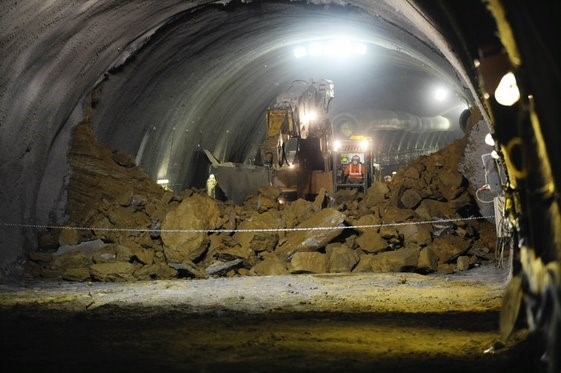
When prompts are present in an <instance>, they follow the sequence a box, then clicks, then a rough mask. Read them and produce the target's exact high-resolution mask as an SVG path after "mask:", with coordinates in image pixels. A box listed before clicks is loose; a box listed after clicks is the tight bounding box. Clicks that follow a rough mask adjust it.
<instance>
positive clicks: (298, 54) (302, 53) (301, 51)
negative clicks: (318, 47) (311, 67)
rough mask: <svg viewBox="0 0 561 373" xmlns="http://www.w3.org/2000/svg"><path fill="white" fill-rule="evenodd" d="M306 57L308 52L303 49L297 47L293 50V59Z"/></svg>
mask: <svg viewBox="0 0 561 373" xmlns="http://www.w3.org/2000/svg"><path fill="white" fill-rule="evenodd" d="M307 55H308V50H307V49H306V48H304V47H298V48H295V49H294V57H296V58H302V57H306V56H307Z"/></svg>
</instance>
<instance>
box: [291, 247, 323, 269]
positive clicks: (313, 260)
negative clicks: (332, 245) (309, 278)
mask: <svg viewBox="0 0 561 373" xmlns="http://www.w3.org/2000/svg"><path fill="white" fill-rule="evenodd" d="M328 269H329V260H328V257H327V255H325V254H322V253H318V252H299V253H296V254H294V256H293V257H292V260H291V261H290V273H327V270H328Z"/></svg>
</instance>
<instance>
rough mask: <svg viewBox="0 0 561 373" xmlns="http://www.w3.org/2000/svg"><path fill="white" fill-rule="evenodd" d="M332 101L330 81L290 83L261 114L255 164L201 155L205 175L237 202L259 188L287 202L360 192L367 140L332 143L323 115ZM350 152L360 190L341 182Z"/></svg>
mask: <svg viewBox="0 0 561 373" xmlns="http://www.w3.org/2000/svg"><path fill="white" fill-rule="evenodd" d="M333 97H334V85H333V82H331V81H330V80H326V79H322V80H320V81H318V82H316V81H313V80H312V81H305V80H296V81H294V82H292V84H291V85H290V87H289V88H288V89H287V90H286V91H285V92H283V93H281V94H280V95H279V96H278V97H277V98H276V100H275V102H274V103H273V104H272V105H271V106H269V107H268V109H267V111H266V123H267V133H266V135H265V139H264V140H263V142H262V144H261V146H260V147H259V153H258V155H257V159H256V162H255V165H246V164H236V163H231V162H228V163H219V162H218V161H217V160H216V159H215V158H214V157H213V156H212V154H211V153H210V152H209V151H207V150H205V153H206V154H207V156H208V158H209V160H210V161H211V166H210V173H211V174H213V175H214V176H215V178H216V180H217V181H218V185H219V186H220V188H221V189H222V191H223V192H224V194H225V195H226V197H227V198H228V199H230V200H233V201H234V202H236V203H242V202H243V201H244V200H245V199H246V198H247V197H248V196H250V195H252V194H255V193H256V192H257V190H258V189H259V188H260V187H262V186H265V185H270V186H275V187H278V188H280V189H281V190H282V192H283V194H284V195H285V196H286V197H287V198H289V199H292V198H307V197H309V196H313V195H315V194H317V193H318V192H319V191H320V189H321V188H325V189H326V190H327V191H328V192H331V193H333V192H335V191H337V190H338V189H341V188H346V187H354V188H361V189H363V190H366V188H367V186H368V185H369V184H370V182H371V181H372V175H373V168H372V162H371V160H372V157H371V156H370V150H371V148H370V146H371V141H369V140H368V139H365V138H360V139H352V138H351V139H346V140H342V141H343V142H341V141H334V139H333V129H332V126H331V122H330V121H329V118H328V115H327V114H328V110H329V104H330V103H331V100H332V99H333ZM343 143H344V144H343ZM341 145H344V146H341ZM365 145H366V148H365ZM351 148H352V149H351ZM345 151H346V153H345ZM350 152H354V153H356V154H359V155H362V160H361V161H362V162H363V164H364V166H365V168H366V175H365V178H364V183H362V184H361V185H356V184H353V185H350V184H349V185H346V184H345V182H344V181H343V180H342V179H341V172H342V170H343V168H344V167H346V165H347V163H348V162H347V163H346V161H347V160H348V159H347V158H349V157H345V155H346V154H350ZM354 153H353V155H354Z"/></svg>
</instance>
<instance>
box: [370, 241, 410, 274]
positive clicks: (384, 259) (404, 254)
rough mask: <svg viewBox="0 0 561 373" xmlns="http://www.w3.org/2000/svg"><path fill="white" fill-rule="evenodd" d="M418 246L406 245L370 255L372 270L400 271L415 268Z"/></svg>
mask: <svg viewBox="0 0 561 373" xmlns="http://www.w3.org/2000/svg"><path fill="white" fill-rule="evenodd" d="M418 259H419V248H417V247H406V248H401V249H398V250H395V251H387V252H384V253H380V254H377V255H374V256H372V260H371V266H372V271H373V272H401V271H410V270H412V269H415V268H417V264H418Z"/></svg>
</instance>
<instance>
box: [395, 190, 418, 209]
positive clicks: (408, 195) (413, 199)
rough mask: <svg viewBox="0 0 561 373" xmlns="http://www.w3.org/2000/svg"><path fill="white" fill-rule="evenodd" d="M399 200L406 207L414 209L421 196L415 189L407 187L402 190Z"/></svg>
mask: <svg viewBox="0 0 561 373" xmlns="http://www.w3.org/2000/svg"><path fill="white" fill-rule="evenodd" d="M399 200H400V201H401V204H402V205H403V207H405V208H406V209H414V208H415V207H417V206H418V205H419V203H421V201H422V200H423V197H422V196H421V194H420V193H419V192H417V191H416V190H414V189H407V190H405V191H404V192H403V194H402V195H401V198H400V199H399Z"/></svg>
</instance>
